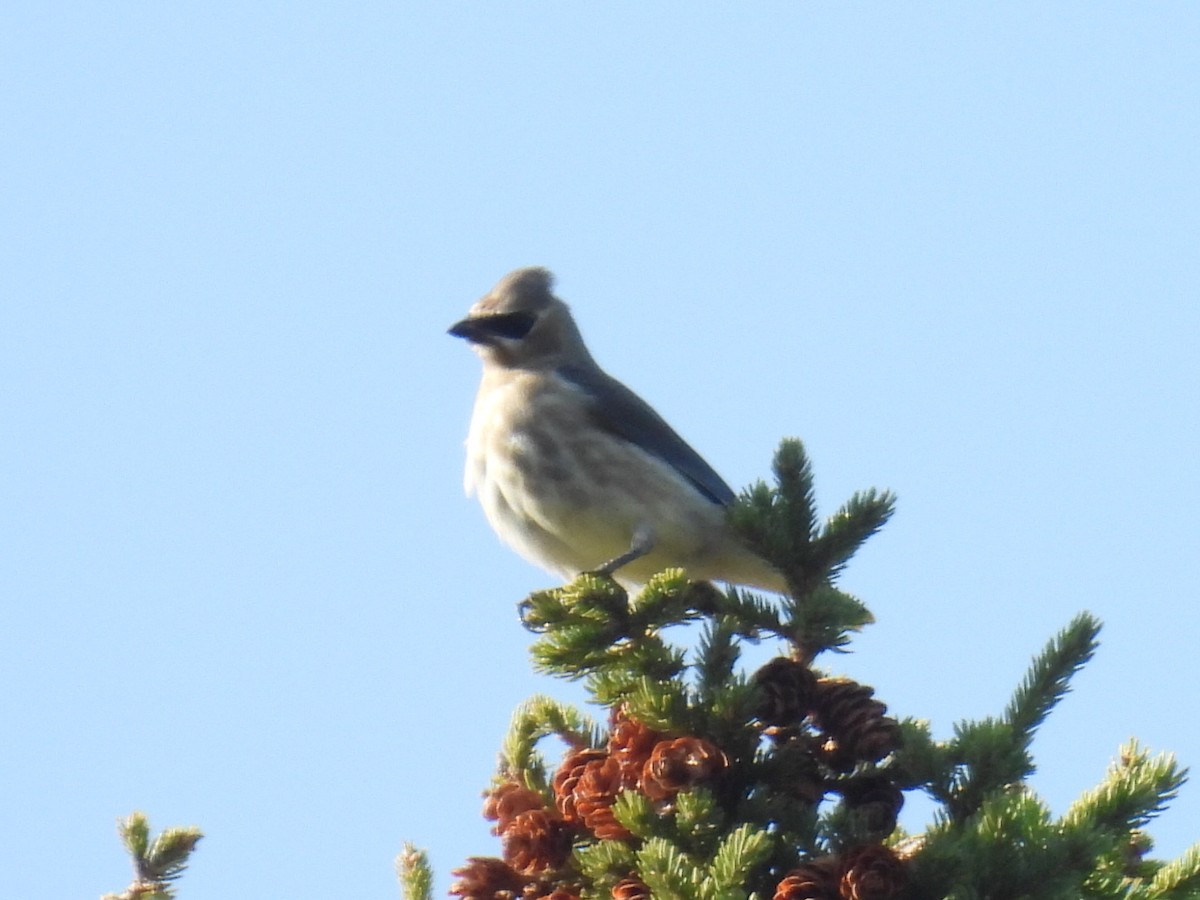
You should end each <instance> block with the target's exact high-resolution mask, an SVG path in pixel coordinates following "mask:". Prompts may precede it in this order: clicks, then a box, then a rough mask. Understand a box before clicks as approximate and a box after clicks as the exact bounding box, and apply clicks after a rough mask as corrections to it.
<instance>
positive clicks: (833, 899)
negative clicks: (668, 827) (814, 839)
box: [775, 856, 841, 900]
mask: <svg viewBox="0 0 1200 900" xmlns="http://www.w3.org/2000/svg"><path fill="white" fill-rule="evenodd" d="M840 874H841V863H840V861H839V860H838V858H837V857H836V856H823V857H821V858H820V859H814V860H809V861H808V862H806V863H803V864H802V865H801V866H800V867H799V868H797V869H793V870H792V871H791V872H789V873H788V874H787V875H785V876H784V878H783V880H782V881H780V882H779V885H778V886H777V887H776V888H775V900H838V876H839V875H840Z"/></svg>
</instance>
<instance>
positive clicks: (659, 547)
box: [450, 268, 786, 592]
mask: <svg viewBox="0 0 1200 900" xmlns="http://www.w3.org/2000/svg"><path fill="white" fill-rule="evenodd" d="M551 286H552V276H551V274H550V273H549V272H548V271H547V270H546V269H541V268H528V269H518V270H516V271H515V272H512V273H510V274H508V275H506V276H505V277H504V278H503V279H502V280H501V281H500V283H499V284H497V285H496V286H495V287H494V288H493V289H492V290H491V292H490V293H488V294H487V295H486V296H484V297H483V299H481V300H480V301H479V302H478V303H476V304H475V305H474V306H473V307H471V310H470V312H469V313H468V314H467V317H466V318H465V319H463V320H462V321H461V322H458V323H457V324H455V325H454V326H453V327H451V328H450V334H452V335H455V336H456V337H461V338H466V339H467V340H468V341H470V343H471V345H472V347H473V348H474V349H475V351H476V352H477V353H478V354H479V355H480V357H481V358H482V359H483V381H482V382H481V384H480V386H479V393H478V395H477V396H476V399H475V410H474V413H473V414H472V417H471V428H470V432H469V434H468V436H467V469H466V479H465V484H466V489H467V494H468V495H470V494H472V493H474V494H477V495H478V496H479V502H480V503H481V504H482V505H483V511H484V513H485V514H486V515H487V519H488V522H490V523H491V526H492V528H494V529H495V530H496V533H497V534H499V535H500V538H501V539H502V540H503V541H504V542H505V543H507V544H509V545H510V546H512V547H513V549H515V550H516V551H517V552H518V553H520V554H521V555H522V556H524V557H525V558H527V559H529V560H530V561H531V562H534V563H537V564H538V565H540V566H542V567H544V568H546V569H548V570H550V571H551V572H554V573H555V574H557V575H559V576H561V577H563V578H573V577H574V576H576V575H578V574H580V573H581V572H604V573H606V574H612V575H613V577H614V578H616V579H617V581H619V582H620V583H622V584H623V585H625V586H626V587H634V586H637V585H641V584H644V583H645V582H646V581H647V580H648V579H649V577H650V576H651V575H653V574H655V573H656V572H659V571H661V570H663V569H665V568H669V567H672V566H679V567H682V568H684V569H686V570H687V573H688V577H689V578H693V579H697V580H699V579H712V580H717V581H725V582H730V583H733V584H741V585H749V586H753V587H757V588H762V589H764V590H768V591H777V592H782V591H785V590H786V584H785V582H784V579H783V577H782V575H780V573H779V572H778V571H777V570H775V569H774V568H773V567H772V566H770V565H769V564H768V563H767V562H766V561H764V560H763V559H761V558H760V557H758V556H757V555H755V554H754V553H752V552H751V551H750V550H749V549H748V548H747V547H746V546H745V545H744V544H743V543H742V542H741V541H740V540H739V539H738V537H737V536H736V535H735V534H734V533H733V531H732V529H731V528H730V527H729V524H728V521H727V516H726V512H727V510H726V507H727V506H728V505H729V504H730V503H732V502H733V500H734V493H733V491H732V490H730V489H729V486H728V485H727V484H726V483H725V482H724V481H722V480H721V477H720V476H719V475H717V473H716V472H714V471H713V470H712V468H711V467H710V466H709V465H708V463H706V462H705V461H704V460H703V459H701V458H700V456H699V454H697V453H696V451H695V450H693V449H692V448H691V447H690V446H688V444H687V443H686V442H685V441H684V440H683V439H682V438H681V437H679V435H677V434H676V433H675V432H674V430H672V428H671V426H669V425H668V424H667V423H666V422H664V421H663V420H662V418H661V417H660V416H659V415H658V414H657V413H656V412H655V411H654V410H653V409H651V408H650V406H649V405H648V404H647V403H646V402H645V401H643V400H642V399H641V398H640V397H638V396H637V395H636V394H634V393H633V392H632V391H631V390H629V388H627V387H625V385H623V384H621V383H620V382H619V381H617V380H616V379H614V378H612V377H610V376H609V375H607V374H606V373H605V372H604V371H603V370H602V369H601V368H600V367H599V366H598V365H596V362H595V360H593V359H592V355H591V354H590V353H589V352H588V350H587V347H585V346H584V343H583V338H582V337H581V336H580V334H579V329H578V328H577V327H576V325H575V320H574V319H573V318H572V317H571V313H570V310H569V309H568V308H567V305H566V304H565V303H563V302H562V301H561V300H559V299H558V298H557V297H555V296H554V295H553V294H552V293H551Z"/></svg>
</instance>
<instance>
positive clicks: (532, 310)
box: [449, 267, 591, 369]
mask: <svg viewBox="0 0 1200 900" xmlns="http://www.w3.org/2000/svg"><path fill="white" fill-rule="evenodd" d="M553 283H554V276H553V275H551V274H550V272H549V271H548V270H546V269H542V268H537V267H532V268H528V269H517V270H516V271H515V272H509V273H508V274H507V275H505V276H504V277H503V278H502V279H500V282H499V283H498V284H497V285H496V286H495V287H494V288H492V289H491V291H489V292H488V293H487V294H485V295H484V296H483V297H482V299H480V300H479V302H478V303H476V304H475V305H474V306H472V307H471V309H470V311H469V312H468V313H467V317H466V318H465V319H463V320H462V321H460V322H456V323H455V324H454V325H452V326H450V332H449V333H450V334H452V335H454V336H455V337H460V338H466V339H467V340H468V341H470V342H471V346H472V347H473V348H474V349H475V351H476V352H477V353H478V354H479V355H480V356H481V357H483V360H484V362H486V363H492V364H495V365H498V366H502V367H504V368H509V369H542V368H547V369H552V368H556V367H558V366H561V365H564V364H571V365H579V364H583V363H588V362H591V356H590V355H589V354H588V351H587V348H586V347H584V345H583V338H582V337H580V334H579V329H578V328H577V327H576V325H575V320H574V319H573V318H571V311H570V309H568V308H567V304H565V303H563V302H562V301H561V300H559V299H558V298H557V297H555V296H554V294H552V293H551V292H550V289H551V287H552V285H553Z"/></svg>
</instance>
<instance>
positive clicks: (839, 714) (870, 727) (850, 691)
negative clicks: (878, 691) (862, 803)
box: [812, 678, 900, 772]
mask: <svg viewBox="0 0 1200 900" xmlns="http://www.w3.org/2000/svg"><path fill="white" fill-rule="evenodd" d="M874 693H875V691H874V690H873V689H871V688H869V687H867V686H866V685H862V684H859V683H858V682H856V681H851V680H850V679H848V678H822V679H820V680H818V681H817V686H816V691H815V693H814V695H813V704H812V705H813V718H814V719H815V720H816V723H817V725H818V726H819V727H820V729H821V730H822V731H823V732H824V733H825V735H826V736H827V738H828V740H827V741H826V743H825V748H824V750H825V754H824V755H825V757H826V762H827V763H828V764H829V765H830V767H832V768H834V769H836V770H838V771H843V772H848V771H850V770H851V769H853V768H854V765H855V763H858V762H879V760H881V759H883V758H884V757H885V756H887V755H888V754H889V753H891V752H892V751H893V750H896V749H897V748H898V747H899V746H900V725H899V723H897V722H896V720H895V719H893V718H890V717H889V716H885V715H884V713H885V712H886V711H887V707H886V706H885V705H884V704H882V703H880V702H879V701H878V700H876V699H874V697H873V695H874Z"/></svg>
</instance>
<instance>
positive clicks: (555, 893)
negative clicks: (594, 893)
mask: <svg viewBox="0 0 1200 900" xmlns="http://www.w3.org/2000/svg"><path fill="white" fill-rule="evenodd" d="M537 900H579V894H577V893H575V891H572V890H569V889H567V888H565V887H556V888H555V889H554V890H552V891H551V892H550V893H548V894H539V895H538V897H537Z"/></svg>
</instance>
